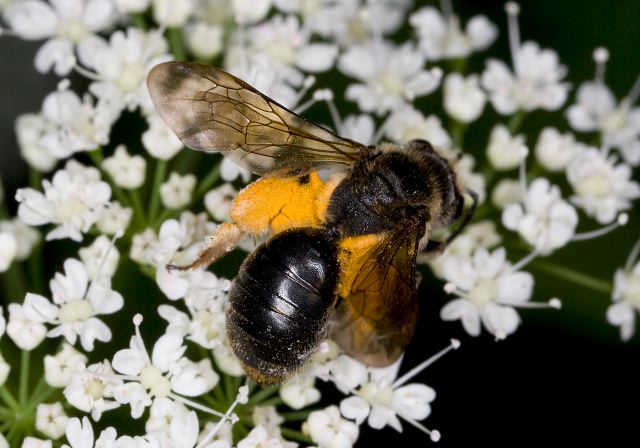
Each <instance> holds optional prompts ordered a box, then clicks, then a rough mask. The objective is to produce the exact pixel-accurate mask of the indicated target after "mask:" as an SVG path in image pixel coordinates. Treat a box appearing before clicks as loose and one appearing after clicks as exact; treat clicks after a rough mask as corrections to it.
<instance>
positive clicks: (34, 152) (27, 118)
mask: <svg viewBox="0 0 640 448" xmlns="http://www.w3.org/2000/svg"><path fill="white" fill-rule="evenodd" d="M53 129H54V125H53V123H50V122H49V121H48V120H45V118H44V117H43V116H42V115H38V114H23V115H20V116H19V117H18V119H17V120H16V123H15V130H16V138H17V140H18V146H20V155H21V156H22V158H23V159H24V160H26V161H27V163H28V164H29V166H30V167H32V168H34V169H36V170H38V171H40V172H44V173H46V172H49V171H51V170H52V169H53V168H54V167H55V166H56V164H57V163H58V159H57V158H56V157H55V156H54V155H53V154H51V153H50V152H49V150H48V149H47V148H45V147H44V146H43V145H42V136H43V135H45V134H46V133H48V132H51V131H53Z"/></svg>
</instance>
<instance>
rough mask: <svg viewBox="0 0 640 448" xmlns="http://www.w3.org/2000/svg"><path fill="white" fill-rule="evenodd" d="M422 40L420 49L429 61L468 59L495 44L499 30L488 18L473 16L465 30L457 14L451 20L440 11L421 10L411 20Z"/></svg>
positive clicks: (433, 9) (425, 8)
mask: <svg viewBox="0 0 640 448" xmlns="http://www.w3.org/2000/svg"><path fill="white" fill-rule="evenodd" d="M409 23H410V24H411V26H412V27H413V28H415V31H416V33H417V34H418V38H419V46H420V50H422V51H423V52H424V53H425V54H426V56H427V58H429V60H433V61H436V60H439V59H457V58H466V57H467V56H469V55H470V54H471V53H472V52H474V51H482V50H484V49H486V48H487V47H488V46H489V45H491V44H492V43H493V41H494V40H495V39H496V36H497V35H498V30H497V28H496V26H495V25H494V24H492V23H491V22H490V21H489V20H488V19H487V18H486V17H485V16H482V15H479V16H474V17H472V18H471V19H470V20H469V22H467V26H466V29H465V31H464V32H463V31H462V29H461V28H460V19H459V18H458V16H456V15H455V14H451V15H450V16H449V17H443V15H442V14H441V13H440V11H438V10H437V9H436V8H434V7H431V6H427V7H423V8H420V9H419V10H417V11H416V12H414V13H413V14H411V16H410V17H409Z"/></svg>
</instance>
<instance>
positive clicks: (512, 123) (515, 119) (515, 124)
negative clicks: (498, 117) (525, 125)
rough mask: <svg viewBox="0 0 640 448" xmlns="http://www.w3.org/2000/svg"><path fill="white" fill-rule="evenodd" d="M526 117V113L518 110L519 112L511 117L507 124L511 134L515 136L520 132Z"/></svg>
mask: <svg viewBox="0 0 640 448" xmlns="http://www.w3.org/2000/svg"><path fill="white" fill-rule="evenodd" d="M524 116H525V112H524V111H523V110H521V109H518V111H517V112H516V113H515V114H514V115H513V116H512V117H511V119H510V120H509V123H507V127H508V128H509V132H511V134H515V133H516V132H518V130H519V129H520V126H521V125H522V120H524Z"/></svg>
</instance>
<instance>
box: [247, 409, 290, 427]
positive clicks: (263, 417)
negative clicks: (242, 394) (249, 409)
mask: <svg viewBox="0 0 640 448" xmlns="http://www.w3.org/2000/svg"><path fill="white" fill-rule="evenodd" d="M251 419H252V420H253V424H254V425H255V426H263V427H264V428H265V429H266V430H267V431H269V432H270V433H274V432H276V431H280V424H282V423H284V417H282V416H281V415H280V414H278V411H277V410H276V407H275V406H255V407H254V408H253V413H252V414H251Z"/></svg>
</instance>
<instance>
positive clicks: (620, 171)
mask: <svg viewBox="0 0 640 448" xmlns="http://www.w3.org/2000/svg"><path fill="white" fill-rule="evenodd" d="M632 175H633V172H632V170H631V167H630V166H628V165H625V164H623V163H621V164H618V165H616V158H615V157H614V156H609V157H606V155H605V154H604V153H603V152H602V151H598V150H597V149H595V148H590V149H586V150H585V151H582V152H581V153H580V154H578V155H577V156H576V157H575V158H574V159H573V160H572V161H571V163H570V164H569V166H568V167H567V180H568V181H569V183H570V184H571V186H572V187H573V191H574V192H575V195H573V196H571V201H572V202H573V203H574V204H576V205H577V206H578V207H580V208H582V209H583V210H584V211H585V213H586V214H587V215H588V216H591V217H594V218H595V219H596V220H597V221H598V222H599V223H601V224H607V223H610V222H612V221H613V220H614V219H615V218H616V216H617V215H618V213H619V212H620V211H623V210H628V209H630V208H631V201H632V200H634V199H637V198H639V197H640V185H638V182H636V181H634V180H632Z"/></svg>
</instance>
